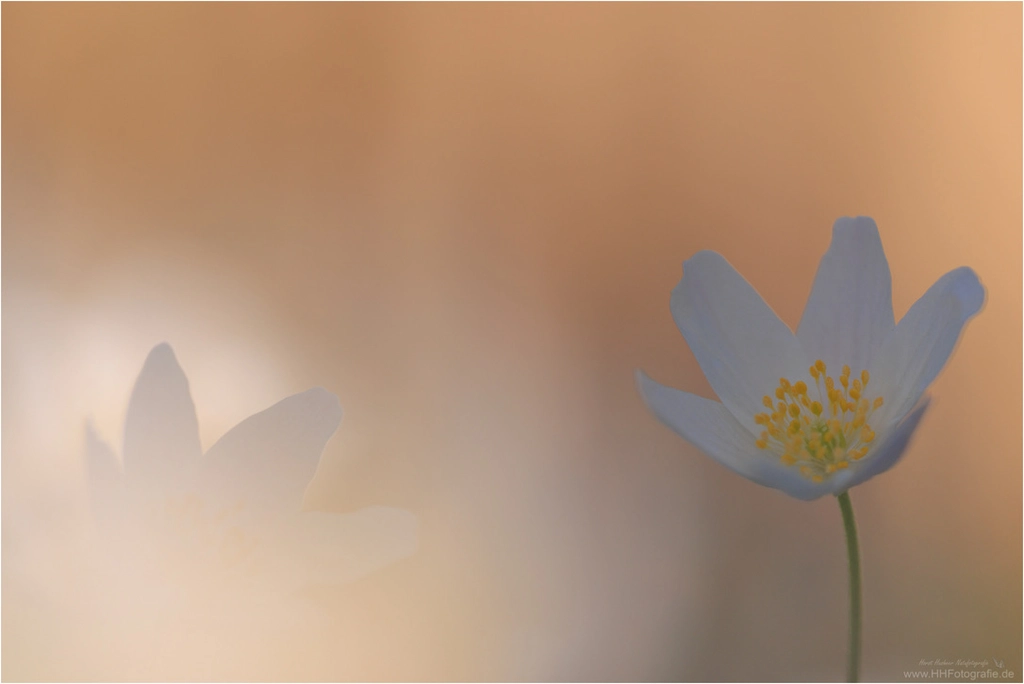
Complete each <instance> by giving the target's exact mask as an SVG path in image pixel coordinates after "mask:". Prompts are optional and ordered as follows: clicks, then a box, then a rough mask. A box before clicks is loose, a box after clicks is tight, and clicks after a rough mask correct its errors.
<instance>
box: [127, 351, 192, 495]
mask: <svg viewBox="0 0 1024 684" xmlns="http://www.w3.org/2000/svg"><path fill="white" fill-rule="evenodd" d="M122 453H123V455H124V473H125V479H126V480H127V484H128V486H129V487H130V488H132V489H133V490H134V491H136V492H138V493H142V494H144V495H150V496H153V495H156V496H159V495H161V494H165V493H168V492H171V491H174V490H175V489H176V488H177V487H179V486H181V485H182V483H183V482H184V481H185V480H186V479H187V478H188V477H189V476H190V475H191V473H192V469H193V468H194V467H195V465H196V463H198V461H199V456H200V454H201V453H202V451H201V447H200V446H199V423H198V422H197V421H196V409H195V406H194V405H193V403H192V395H191V394H190V393H189V388H188V379H187V378H186V377H185V373H184V372H183V371H182V370H181V366H179V365H178V360H177V359H176V358H175V357H174V352H173V351H172V350H171V347H170V345H168V344H166V343H165V344H160V345H158V346H156V347H154V348H153V350H152V351H151V352H150V353H149V356H147V357H146V362H145V363H144V364H143V366H142V371H141V372H140V373H139V378H138V380H136V381H135V388H134V389H133V390H132V398H131V400H130V401H129V403H128V415H127V417H126V418H125V426H124V449H123V451H122Z"/></svg>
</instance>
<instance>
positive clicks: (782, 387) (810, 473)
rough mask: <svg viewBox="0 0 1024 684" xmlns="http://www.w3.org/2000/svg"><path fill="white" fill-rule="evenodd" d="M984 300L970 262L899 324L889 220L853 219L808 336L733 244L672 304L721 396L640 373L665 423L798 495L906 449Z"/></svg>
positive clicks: (822, 279)
mask: <svg viewBox="0 0 1024 684" xmlns="http://www.w3.org/2000/svg"><path fill="white" fill-rule="evenodd" d="M984 299H985V290H984V288H983V287H982V286H981V283H980V282H979V281H978V277H977V276H976V275H975V273H974V271H972V270H971V269H970V268H967V267H962V268H958V269H956V270H953V271H950V272H949V273H947V274H946V275H944V276H942V277H941V278H939V280H938V281H937V282H936V283H935V284H934V285H932V287H931V288H930V289H929V290H928V291H927V292H926V293H925V294H924V295H923V296H922V297H921V298H920V299H919V300H917V302H915V303H914V305H913V306H912V307H911V308H910V310H909V311H908V312H907V314H906V316H904V317H903V318H902V319H901V320H900V322H899V325H896V323H895V320H894V318H893V311H892V280H891V278H890V275H889V264H888V262H887V261H886V258H885V253H884V251H883V250H882V242H881V239H880V238H879V235H878V228H877V227H876V226H875V222H874V221H873V220H871V219H870V218H866V217H858V218H853V219H851V218H841V219H839V220H838V221H836V223H835V226H834V227H833V230H832V244H831V246H830V247H829V250H828V252H826V253H825V256H824V257H822V259H821V263H820V264H819V266H818V273H817V276H816V277H815V280H814V287H813V289H812V290H811V296H810V298H809V299H808V301H807V306H806V308H805V309H804V313H803V318H801V320H800V326H799V328H798V329H797V333H796V335H794V334H793V333H792V331H791V330H790V329H789V328H788V327H787V326H786V324H785V323H783V322H782V321H781V320H780V319H779V317H778V316H776V315H775V313H774V312H773V311H772V310H771V309H770V308H769V307H768V305H767V304H765V302H764V300H763V299H762V298H761V296H760V295H759V294H758V293H757V291H755V290H754V288H753V287H751V285H750V283H748V282H747V281H746V280H745V279H744V278H743V277H742V276H741V275H740V274H739V273H737V272H736V270H735V269H734V268H733V267H732V266H731V265H730V264H729V263H728V262H727V261H726V260H725V259H724V258H723V257H722V256H720V255H719V254H716V253H715V252H711V251H703V252H698V253H697V254H695V255H694V256H693V258H691V259H690V260H689V261H687V262H685V264H684V265H683V278H682V280H681V281H680V282H679V284H678V285H677V286H676V288H675V289H674V290H673V291H672V299H671V309H672V315H673V317H674V318H675V321H676V325H678V326H679V330H680V331H681V332H682V333H683V337H684V338H686V342H687V343H688V344H689V345H690V349H691V350H692V351H693V354H694V356H695V357H696V359H697V363H698V364H699V365H700V368H701V370H702V371H703V372H704V375H705V376H706V377H707V379H708V382H709V383H710V385H711V387H712V389H714V391H715V393H716V394H717V395H718V397H719V399H721V403H719V402H716V401H711V400H708V399H704V398H702V397H698V396H696V395H693V394H688V393H686V392H680V391H678V390H675V389H672V388H669V387H665V386H662V385H660V384H658V383H656V382H654V381H653V380H651V379H650V378H648V377H647V376H646V375H644V374H643V373H642V372H638V373H637V381H638V383H639V387H640V392H641V394H642V395H643V397H644V399H645V401H646V402H647V405H648V407H650V409H651V411H653V412H654V414H655V415H656V416H657V417H658V418H659V419H660V420H661V421H662V422H663V423H665V424H666V425H668V426H669V427H671V428H672V429H673V430H675V431H676V432H677V433H678V434H679V435H681V436H682V437H683V438H684V439H686V440H687V441H689V442H691V443H692V444H693V445H695V446H696V447H698V448H700V449H701V450H702V451H704V452H705V453H707V454H708V455H709V456H711V457H712V458H714V459H715V460H716V461H718V462H719V463H721V464H722V465H724V466H726V467H727V468H730V469H731V470H733V471H735V472H737V473H739V474H740V475H743V476H744V477H746V478H748V479H750V480H753V481H754V482H757V483H758V484H762V485H766V486H768V487H774V488H776V489H780V490H782V491H783V492H785V493H787V494H789V495H791V496H794V497H796V498H798V499H804V500H811V499H816V498H818V497H820V496H822V495H824V494H839V493H842V492H844V491H846V490H848V489H849V488H851V487H853V486H855V485H858V484H860V483H862V482H864V481H865V480H867V479H869V478H871V477H874V476H875V475H878V474H880V473H882V472H885V471H886V470H888V469H889V468H891V467H892V466H893V465H895V464H896V461H897V460H899V458H900V456H901V455H902V454H903V452H904V450H905V449H906V447H907V444H908V442H909V440H910V436H911V434H912V433H913V432H914V429H915V428H916V427H917V425H918V423H919V422H920V420H921V416H922V415H923V414H924V411H925V409H926V408H927V406H928V397H927V396H926V395H925V389H927V387H928V385H929V384H931V382H932V380H934V379H935V377H936V376H937V375H938V373H939V371H940V370H942V367H943V366H944V365H945V363H946V360H947V359H948V358H949V356H950V354H951V353H952V352H953V347H954V346H955V345H956V342H957V339H958V338H959V336H960V331H961V329H962V328H963V327H964V325H965V324H966V322H967V320H968V319H969V318H971V317H972V316H974V315H975V314H976V313H977V312H978V311H979V309H980V308H981V305H982V303H983V301H984Z"/></svg>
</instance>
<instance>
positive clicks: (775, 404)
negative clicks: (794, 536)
mask: <svg viewBox="0 0 1024 684" xmlns="http://www.w3.org/2000/svg"><path fill="white" fill-rule="evenodd" d="M810 373H811V377H812V378H814V385H815V389H816V390H817V392H816V397H817V398H816V399H813V398H811V397H810V396H808V387H807V384H806V383H805V382H803V381H802V380H800V381H797V382H795V383H791V382H790V381H789V380H787V379H786V378H780V379H779V386H778V387H777V388H776V389H775V400H773V399H772V398H771V397H770V396H765V397H764V399H763V400H762V403H763V404H764V406H765V408H767V409H768V410H769V411H770V413H768V412H766V413H759V414H757V415H756V416H754V422H755V423H757V424H758V425H761V426H762V427H763V428H764V429H763V430H762V431H761V436H760V438H759V439H758V440H757V446H758V448H760V449H767V450H769V451H772V452H774V453H776V454H778V455H779V457H780V460H781V461H782V463H784V464H785V465H788V466H796V467H798V468H799V469H800V474H801V475H803V476H804V477H808V478H810V479H811V480H813V481H815V482H821V481H822V480H824V479H825V477H827V476H829V475H831V474H832V473H834V472H836V471H837V470H842V469H843V468H847V467H849V465H850V462H851V461H858V460H860V459H862V458H864V456H865V455H866V454H867V453H868V449H870V444H871V442H872V441H873V440H874V439H875V432H874V430H872V429H871V426H870V425H869V424H868V419H870V418H871V414H872V413H874V411H875V409H877V408H878V407H880V406H881V405H882V403H883V400H882V397H876V398H874V399H870V398H868V397H866V396H864V395H865V392H866V390H867V386H868V380H869V379H870V376H869V375H868V372H867V371H866V370H864V371H861V372H860V377H859V378H854V379H853V381H852V382H851V380H850V367H849V366H843V372H842V374H841V375H840V376H839V383H838V386H837V384H836V381H835V380H834V379H833V378H832V377H830V376H829V375H828V374H827V373H826V368H825V364H824V362H822V361H821V360H820V359H819V360H817V361H815V362H814V365H813V366H811V368H810Z"/></svg>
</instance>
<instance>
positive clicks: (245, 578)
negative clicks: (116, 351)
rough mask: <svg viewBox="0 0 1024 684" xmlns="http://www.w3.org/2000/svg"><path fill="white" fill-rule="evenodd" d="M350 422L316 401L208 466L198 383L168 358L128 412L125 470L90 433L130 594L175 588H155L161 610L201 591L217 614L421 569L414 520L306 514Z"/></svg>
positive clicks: (279, 407) (242, 431)
mask: <svg viewBox="0 0 1024 684" xmlns="http://www.w3.org/2000/svg"><path fill="white" fill-rule="evenodd" d="M340 421H341V407H340V405H339V404H338V399H337V397H335V396H334V395H333V394H331V393H330V392H328V391H326V390H324V389H322V388H315V389H311V390H308V391H306V392H303V393H301V394H296V395H294V396H291V397H288V398H286V399H283V400H282V401H280V402H278V403H277V404H275V405H273V406H271V407H270V408H268V409H266V410H265V411H262V412H260V413H257V414H255V415H253V416H250V417H249V418H247V419H246V420H244V421H242V422H241V423H239V424H238V425H237V426H235V427H234V428H233V429H231V430H230V431H229V432H228V433H227V434H225V435H224V436H223V437H221V439H220V440H219V441H217V442H216V443H215V444H214V445H213V447H211V448H210V449H209V450H208V451H207V452H206V454H205V455H204V454H202V453H201V450H200V445H199V431H198V423H197V420H196V413H195V408H194V406H193V403H192V398H191V395H190V393H189V385H188V380H187V379H186V377H185V374H184V372H183V371H182V370H181V367H180V366H179V365H178V362H177V360H176V359H175V356H174V352H173V351H172V350H171V348H170V346H168V345H167V344H161V345H159V346H157V347H156V348H154V349H153V350H152V351H151V352H150V354H149V356H148V357H147V359H146V362H145V364H144V365H143V368H142V371H141V373H140V374H139V377H138V380H137V381H136V383H135V388H134V390H133V392H132V396H131V400H130V402H129V405H128V413H127V417H126V419H125V430H124V451H123V466H122V463H121V462H119V461H118V460H117V458H116V457H115V455H114V452H113V450H112V449H111V448H110V447H109V446H108V445H106V444H105V443H104V442H102V441H101V440H100V439H99V438H98V437H97V436H96V435H95V433H94V432H93V430H92V428H91V427H89V428H88V429H87V438H86V464H87V473H88V484H89V489H90V494H91V500H92V504H93V513H94V516H95V518H96V522H97V526H98V529H99V531H100V533H101V535H100V536H101V542H102V548H101V549H100V551H101V554H100V555H101V556H102V557H103V559H104V560H105V561H106V562H105V563H104V564H105V565H106V567H107V568H113V569H115V571H116V572H119V573H120V574H121V576H122V577H124V578H125V579H126V581H128V580H130V581H132V582H137V581H138V580H139V578H140V577H144V578H147V579H159V580H161V581H160V582H157V583H155V584H154V583H153V582H147V583H145V590H144V592H143V593H145V594H146V595H147V599H154V597H157V596H158V595H159V594H160V591H161V590H166V591H167V592H168V594H167V596H168V597H170V599H171V600H172V601H178V600H180V597H181V596H182V591H183V589H184V590H189V591H191V590H193V589H194V590H195V591H194V592H192V593H191V594H189V595H192V596H201V598H200V599H198V600H199V601H201V602H203V603H206V604H207V605H208V604H209V602H210V601H211V600H219V599H221V598H223V597H225V596H228V595H232V596H238V595H239V592H241V595H243V596H244V597H245V601H247V602H251V601H253V600H255V598H254V597H257V598H259V599H264V598H266V597H267V596H271V595H280V596H288V595H290V594H293V593H294V592H295V590H297V589H299V588H301V587H303V586H306V585H309V584H313V583H318V584H337V583H341V582H347V581H351V580H354V579H357V578H359V577H361V576H363V575H365V574H367V573H369V572H371V571H373V570H375V569H377V568H380V567H382V566H384V565H387V564H389V563H391V562H393V561H396V560H398V559H400V558H403V557H405V556H408V555H409V554H411V553H412V552H413V551H414V550H415V547H416V528H417V522H416V518H415V517H414V516H413V515H412V514H411V513H409V512H407V511H403V510H399V509H393V508H386V507H371V508H366V509H362V510H359V511H356V512H354V513H349V514H344V515H343V514H335V513H325V512H316V511H303V510H301V505H302V498H303V494H304V492H305V489H306V486H307V484H308V483H309V481H310V480H311V479H312V477H313V475H314V473H315V472H316V468H317V465H318V463H319V461H320V456H321V453H322V452H323V449H324V446H325V445H326V443H327V441H328V440H329V439H330V438H331V436H332V435H333V434H334V432H335V430H336V429H337V427H338V424H339V423H340ZM157 585H159V586H160V587H161V588H162V589H161V590H158V589H154V586H157Z"/></svg>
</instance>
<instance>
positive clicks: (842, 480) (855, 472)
mask: <svg viewBox="0 0 1024 684" xmlns="http://www.w3.org/2000/svg"><path fill="white" fill-rule="evenodd" d="M928 403H929V400H928V399H927V398H925V400H924V401H923V402H921V405H920V406H918V407H917V408H916V409H915V410H914V411H913V412H911V413H910V415H908V416H907V417H906V418H904V419H903V422H901V423H900V424H899V425H897V426H896V428H895V429H894V430H893V431H892V432H891V433H890V434H889V437H888V438H886V440H885V441H884V442H882V444H881V445H879V447H878V449H877V450H876V451H875V453H873V454H872V455H871V456H870V457H869V458H867V459H865V462H864V463H863V464H862V465H861V466H860V467H857V468H848V469H846V470H842V471H840V472H838V473H836V474H835V475H834V476H832V478H831V479H830V480H829V483H830V484H831V485H832V492H833V493H834V494H841V493H843V492H845V491H846V490H847V489H850V488H851V487H855V486H857V485H859V484H861V483H862V482H866V481H867V480H870V479H871V478H873V477H874V476H875V475H881V474H882V473H884V472H885V471H887V470H889V468H892V467H893V466H894V465H896V463H897V461H899V460H900V458H901V457H902V456H903V454H904V452H905V451H906V449H907V446H908V445H909V444H910V438H911V436H912V435H913V434H914V430H916V429H917V425H918V423H920V422H921V418H922V417H923V416H924V412H925V411H926V410H927V409H928Z"/></svg>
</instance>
